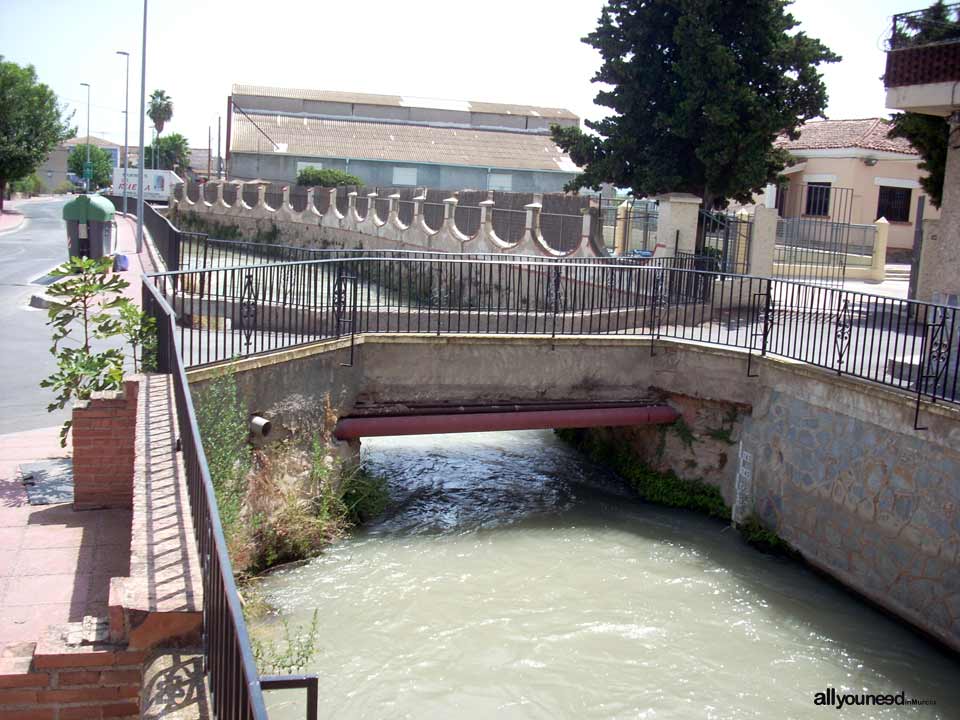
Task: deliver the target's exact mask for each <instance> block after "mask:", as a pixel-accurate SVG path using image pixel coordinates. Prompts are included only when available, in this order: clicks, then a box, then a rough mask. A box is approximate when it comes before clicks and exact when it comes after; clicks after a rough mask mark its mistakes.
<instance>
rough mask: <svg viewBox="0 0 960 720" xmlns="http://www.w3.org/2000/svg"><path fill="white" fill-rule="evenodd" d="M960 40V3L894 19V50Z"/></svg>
mask: <svg viewBox="0 0 960 720" xmlns="http://www.w3.org/2000/svg"><path fill="white" fill-rule="evenodd" d="M957 40H960V4H957V3H954V4H951V5H947V4H945V3H944V4H942V5H933V6H931V7H929V8H926V9H923V10H913V11H911V12H905V13H898V14H896V15H894V16H893V29H892V32H891V33H890V37H889V38H888V40H887V43H888V48H889V49H890V50H902V49H904V48H909V47H917V46H920V45H931V44H935V43H944V42H956V41H957Z"/></svg>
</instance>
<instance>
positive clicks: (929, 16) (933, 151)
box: [887, 2, 960, 207]
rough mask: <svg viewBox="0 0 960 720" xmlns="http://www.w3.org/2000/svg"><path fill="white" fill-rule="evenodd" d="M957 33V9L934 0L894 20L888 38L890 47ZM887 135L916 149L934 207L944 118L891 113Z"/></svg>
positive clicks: (943, 152) (938, 197) (942, 162)
mask: <svg viewBox="0 0 960 720" xmlns="http://www.w3.org/2000/svg"><path fill="white" fill-rule="evenodd" d="M958 37H960V12H958V11H957V10H956V9H953V8H950V7H947V6H946V5H944V4H943V3H942V2H935V3H934V4H933V5H931V6H930V7H928V8H927V9H926V10H924V11H923V12H922V13H920V14H919V15H915V16H907V17H906V18H905V19H904V22H903V24H902V25H900V24H898V25H897V26H896V28H895V30H894V34H893V36H892V37H891V38H890V47H892V48H897V47H903V46H905V45H922V44H924V43H933V42H939V41H943V40H953V39H956V38H958ZM891 121H892V127H891V128H890V132H889V133H887V134H888V135H889V136H890V137H900V138H904V139H906V140H909V141H910V144H911V145H913V147H915V148H916V149H917V152H919V153H920V157H921V158H922V161H921V162H920V163H918V167H919V168H920V169H921V170H926V171H927V173H928V174H927V176H926V177H923V178H920V186H921V187H922V188H923V189H924V192H926V193H927V195H928V196H929V197H930V202H932V203H933V204H934V205H935V206H936V207H940V203H941V202H942V201H943V175H944V172H945V171H946V168H947V143H948V142H949V139H950V124H949V123H948V122H947V120H946V118H942V117H938V116H936V115H921V114H920V113H912V112H904V113H894V114H893V116H892V118H891Z"/></svg>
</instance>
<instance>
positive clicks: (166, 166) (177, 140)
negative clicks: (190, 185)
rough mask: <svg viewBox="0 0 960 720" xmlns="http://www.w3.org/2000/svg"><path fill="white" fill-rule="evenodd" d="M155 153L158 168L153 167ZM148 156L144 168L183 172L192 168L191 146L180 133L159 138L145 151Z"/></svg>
mask: <svg viewBox="0 0 960 720" xmlns="http://www.w3.org/2000/svg"><path fill="white" fill-rule="evenodd" d="M154 151H156V158H157V167H156V168H154V167H153V158H154ZM143 154H144V155H146V164H145V165H144V167H148V168H152V169H155V170H175V169H177V168H180V169H181V170H182V169H184V168H187V167H189V166H190V145H189V143H188V142H187V139H186V138H185V137H184V136H183V135H181V134H180V133H170V134H169V135H167V136H165V137H158V138H157V139H156V141H155V142H154V143H153V144H151V145H148V146H147V147H145V148H144V149H143Z"/></svg>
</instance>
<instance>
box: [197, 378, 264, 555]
mask: <svg viewBox="0 0 960 720" xmlns="http://www.w3.org/2000/svg"><path fill="white" fill-rule="evenodd" d="M195 407H196V412H197V425H198V426H199V429H200V438H201V440H202V442H203V450H204V453H205V454H206V456H207V466H208V467H209V468H210V480H211V481H212V482H213V489H214V490H215V491H216V495H217V507H218V508H219V510H220V521H221V524H222V525H223V532H224V534H225V535H226V536H227V541H228V542H229V541H231V540H232V539H233V538H235V537H236V535H237V534H238V533H239V531H240V511H241V509H242V507H243V500H244V497H245V495H246V492H247V476H248V475H249V473H250V468H251V459H250V447H249V445H248V444H247V436H248V430H247V413H246V409H245V408H244V406H243V404H242V403H241V402H240V398H239V395H238V392H237V381H236V378H235V377H234V375H233V374H232V373H230V372H228V373H226V374H224V375H221V376H220V377H218V378H215V379H213V380H211V381H210V382H209V383H208V384H207V385H206V386H205V387H203V388H202V389H200V390H199V391H198V392H197V395H196V404H195Z"/></svg>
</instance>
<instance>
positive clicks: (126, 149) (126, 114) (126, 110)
mask: <svg viewBox="0 0 960 720" xmlns="http://www.w3.org/2000/svg"><path fill="white" fill-rule="evenodd" d="M117 55H123V56H124V57H126V58H127V83H126V88H127V92H126V98H125V99H124V101H123V214H124V215H126V214H127V165H129V164H130V146H129V144H128V143H127V128H128V127H129V125H130V53H128V52H124V51H123V50H117Z"/></svg>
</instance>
